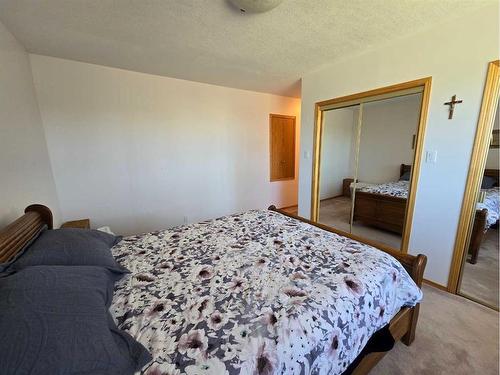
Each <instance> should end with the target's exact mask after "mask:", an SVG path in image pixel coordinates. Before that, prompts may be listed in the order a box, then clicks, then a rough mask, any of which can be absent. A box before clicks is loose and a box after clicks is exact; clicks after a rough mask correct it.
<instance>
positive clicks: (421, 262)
mask: <svg viewBox="0 0 500 375" xmlns="http://www.w3.org/2000/svg"><path fill="white" fill-rule="evenodd" d="M269 210H271V211H275V212H279V213H281V214H283V215H285V216H289V217H291V218H294V219H297V220H300V221H303V222H305V223H308V224H311V225H314V226H316V227H318V228H321V229H323V230H326V231H329V232H332V233H336V234H339V235H341V236H344V237H349V238H352V239H353V240H356V241H359V242H363V243H365V244H367V245H371V246H374V247H376V248H378V249H380V250H382V251H384V252H386V253H388V254H390V255H391V256H393V257H394V258H396V259H397V260H398V261H399V262H400V263H401V264H402V266H403V267H404V268H405V269H406V271H407V272H408V274H409V275H410V276H411V278H412V279H413V281H415V283H416V284H417V285H418V287H419V288H421V287H422V281H423V278H424V270H425V265H426V264H427V257H426V256H425V255H422V254H419V255H416V256H414V255H409V254H403V253H401V252H400V251H399V250H396V249H393V248H391V247H389V246H387V245H384V244H380V243H378V242H376V241H371V240H368V239H364V238H362V237H359V236H356V235H353V234H351V233H347V232H344V231H342V230H338V229H335V228H332V227H329V226H327V225H323V224H319V223H314V222H312V221H310V220H307V219H305V218H303V217H300V216H297V215H293V214H289V213H287V212H285V211H282V210H279V209H277V208H276V207H275V206H270V207H269ZM419 311H420V304H417V305H416V306H415V307H413V308H407V307H404V308H402V309H401V310H400V311H399V313H397V314H396V316H395V317H394V318H392V320H391V321H390V323H389V330H390V332H391V334H392V336H393V337H394V339H395V340H396V341H397V340H401V341H402V342H403V343H404V344H406V345H410V344H411V343H412V342H413V340H415V331H416V328H417V322H418V314H419ZM385 354H386V352H376V353H370V354H368V355H367V356H366V357H364V358H363V359H362V360H361V362H360V363H359V364H358V365H357V366H356V368H355V370H354V372H353V374H355V375H363V374H368V372H369V371H370V370H371V369H372V368H373V367H374V366H375V365H376V364H377V363H378V362H379V361H380V360H381V359H382V358H383V357H384V355H385Z"/></svg>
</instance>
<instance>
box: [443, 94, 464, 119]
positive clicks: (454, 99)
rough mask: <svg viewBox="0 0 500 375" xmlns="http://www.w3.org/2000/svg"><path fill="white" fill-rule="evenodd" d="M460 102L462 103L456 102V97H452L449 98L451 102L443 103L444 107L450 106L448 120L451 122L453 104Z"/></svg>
mask: <svg viewBox="0 0 500 375" xmlns="http://www.w3.org/2000/svg"><path fill="white" fill-rule="evenodd" d="M462 102H463V100H457V96H456V95H453V96H452V97H451V101H449V102H446V103H444V105H449V106H450V109H449V111H450V112H449V115H448V120H451V119H452V118H453V111H454V110H455V104H460V103H462Z"/></svg>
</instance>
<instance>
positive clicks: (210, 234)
mask: <svg viewBox="0 0 500 375" xmlns="http://www.w3.org/2000/svg"><path fill="white" fill-rule="evenodd" d="M113 253H114V255H115V256H116V258H117V260H118V261H119V262H120V263H121V264H122V265H124V266H126V267H127V268H128V269H129V270H130V271H131V274H129V275H126V276H125V277H124V278H123V279H122V280H120V281H119V282H118V283H117V286H116V288H115V295H114V299H113V304H112V306H111V311H112V313H113V315H114V317H115V319H116V321H117V322H118V325H119V327H120V328H121V329H124V330H126V331H128V332H129V333H130V334H131V335H132V336H134V337H135V338H136V339H137V340H138V341H139V342H141V343H142V344H143V345H144V346H146V348H148V349H149V350H150V351H151V353H152V355H153V361H152V362H151V363H149V364H148V365H146V366H145V367H144V368H143V370H142V372H141V373H142V374H170V375H174V374H188V375H199V374H213V375H222V374H267V375H270V374H340V373H342V372H343V371H344V370H345V369H346V367H347V366H348V365H349V364H350V363H351V362H352V361H353V360H354V359H355V358H356V356H357V355H358V354H359V353H360V351H361V350H362V348H363V347H364V345H365V344H366V342H367V341H368V339H369V338H370V337H371V335H372V334H373V333H374V332H375V331H377V330H379V329H380V328H382V327H383V326H385V325H386V324H387V323H388V322H389V321H390V319H391V318H392V317H393V316H394V315H395V314H396V313H397V312H398V311H399V310H400V308H401V307H402V306H414V305H415V304H416V303H417V302H418V301H420V300H421V298H422V293H421V291H420V289H419V288H418V287H417V286H416V285H415V283H414V282H413V280H412V279H411V278H410V276H409V275H408V274H407V273H406V271H405V270H404V268H403V267H402V266H401V264H400V263H399V262H397V261H396V260H395V259H394V258H393V257H391V256H389V255H388V254H386V253H384V252H382V251H379V250H376V249H375V248H373V247H371V246H368V245H364V244H361V243H359V242H356V241H354V240H351V239H349V238H346V237H341V236H338V235H336V234H333V233H330V232H326V231H323V230H321V229H319V228H316V227H314V226H311V225H309V224H306V223H303V222H300V221H298V220H295V219H292V218H289V217H287V216H284V215H281V214H279V213H276V212H272V211H249V212H246V213H242V214H238V215H232V216H225V217H222V218H219V219H215V220H212V221H207V222H203V223H199V224H193V225H186V226H180V227H176V228H173V229H169V230H165V231H159V232H152V233H147V234H143V235H138V236H131V237H125V238H124V239H123V240H122V241H121V242H120V243H119V244H118V245H117V246H115V247H114V248H113Z"/></svg>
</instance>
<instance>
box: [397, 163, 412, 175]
mask: <svg viewBox="0 0 500 375" xmlns="http://www.w3.org/2000/svg"><path fill="white" fill-rule="evenodd" d="M406 172H411V165H409V164H401V167H400V168H399V177H401V176H402V175H404V174H405V173H406Z"/></svg>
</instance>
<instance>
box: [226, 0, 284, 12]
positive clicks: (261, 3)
mask: <svg viewBox="0 0 500 375" xmlns="http://www.w3.org/2000/svg"><path fill="white" fill-rule="evenodd" d="M229 1H231V3H233V4H234V6H236V7H238V8H239V9H240V10H241V11H242V12H243V13H246V12H248V13H264V12H267V11H269V10H271V9H273V8H276V7H277V6H278V5H280V3H281V2H282V1H283V0H229Z"/></svg>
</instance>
